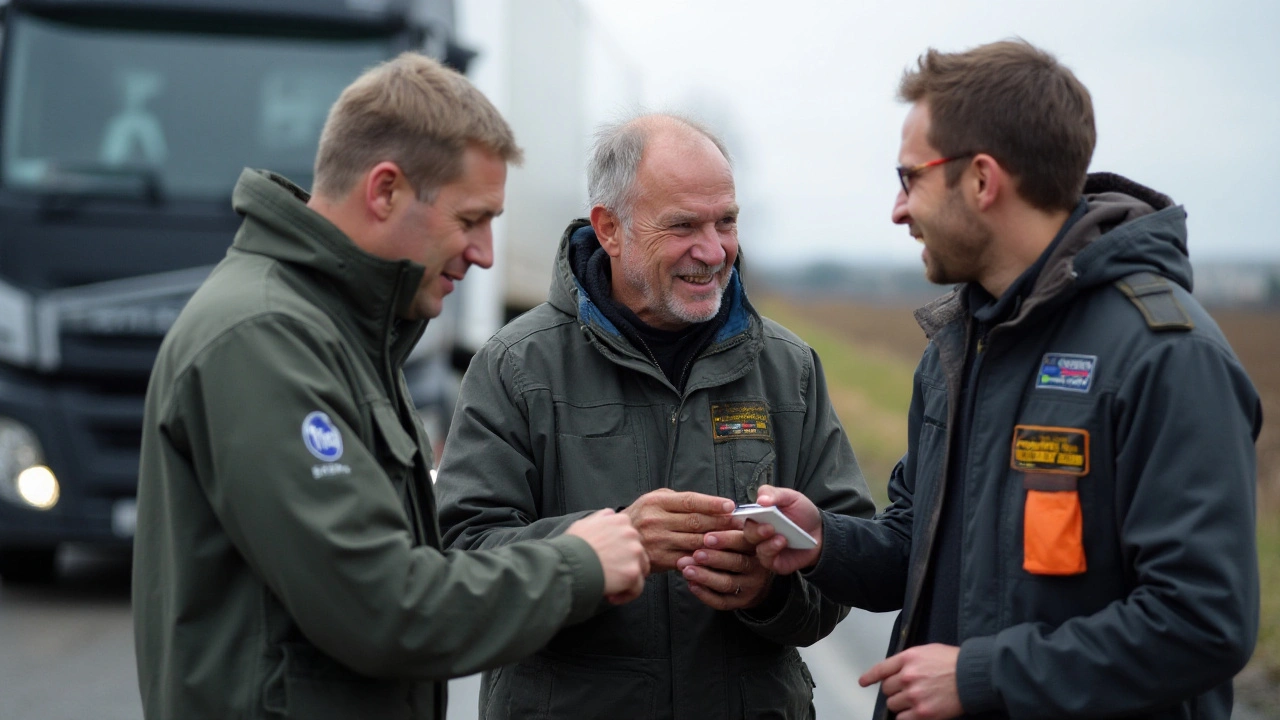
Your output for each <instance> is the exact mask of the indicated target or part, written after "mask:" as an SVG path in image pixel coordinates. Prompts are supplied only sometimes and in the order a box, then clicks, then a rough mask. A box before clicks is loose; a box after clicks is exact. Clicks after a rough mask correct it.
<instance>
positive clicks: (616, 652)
mask: <svg viewBox="0 0 1280 720" xmlns="http://www.w3.org/2000/svg"><path fill="white" fill-rule="evenodd" d="M570 243H584V244H587V248H588V249H590V248H593V247H598V245H597V240H596V238H595V235H594V234H593V233H592V232H591V230H590V227H589V226H587V225H585V224H584V223H583V222H582V221H579V222H577V223H575V224H573V225H571V226H570V228H569V230H568V231H566V233H565V236H564V239H563V240H562V242H561V246H560V252H559V259H558V262H557V269H556V274H555V281H554V284H553V286H552V290H551V297H550V302H549V303H546V304H543V305H540V306H539V307H537V308H535V309H534V310H532V311H530V312H529V313H526V314H525V315H524V316H522V317H520V318H518V319H516V320H515V321H513V322H512V323H511V324H510V325H508V326H507V327H506V328H504V329H503V330H502V331H500V332H499V333H498V334H497V335H496V336H495V337H494V338H493V339H492V340H490V341H489V343H487V344H486V345H485V346H484V347H483V348H482V349H481V350H480V352H479V353H478V354H477V355H476V357H475V358H474V359H473V360H472V363H471V367H470V368H469V369H468V371H467V374H466V377H465V378H464V380H463V384H462V391H461V395H460V397H459V401H458V407H457V410H456V412H455V415H454V419H453V425H452V428H451V429H450V433H449V439H448V442H447V443H446V445H445V449H444V453H443V457H442V461H441V466H440V480H439V484H438V485H437V488H436V489H437V491H438V492H439V496H440V518H441V525H442V527H443V528H444V532H445V539H446V541H447V542H448V543H449V545H450V547H454V548H496V547H505V546H509V545H508V544H509V543H512V542H516V541H519V540H525V539H529V538H542V537H552V536H556V535H559V534H560V533H562V532H563V531H564V530H565V528H566V527H568V526H569V524H570V523H572V522H573V521H575V520H577V519H579V518H581V517H583V516H584V515H586V514H587V513H590V512H591V511H593V510H597V509H599V508H617V507H621V506H625V505H629V504H631V502H632V501H634V500H635V499H636V498H637V497H639V496H640V495H642V494H644V493H646V492H649V491H651V490H656V489H658V488H671V489H673V490H677V491H694V492H700V493H705V494H710V495H720V496H723V497H727V498H732V499H733V500H735V501H736V502H738V503H740V504H741V503H747V502H752V501H753V500H754V498H755V491H756V488H757V487H758V486H759V485H760V484H761V483H766V482H767V483H771V484H774V485H781V486H784V487H793V488H796V489H799V490H801V491H802V492H804V493H805V494H806V495H808V496H809V497H810V498H812V499H813V500H814V501H815V502H816V503H817V504H818V505H819V506H821V507H823V508H825V509H827V510H830V511H832V512H836V513H845V514H851V515H858V516H864V517H866V516H870V514H871V513H872V511H873V506H872V503H871V501H870V500H869V498H868V494H867V489H866V483H865V481H864V480H863V477H862V473H861V472H860V471H859V469H858V464H857V461H856V460H855V459H854V455H853V451H852V450H851V449H850V447H849V440H848V438H847V437H846V435H845V433H844V430H843V429H842V428H841V426H840V422H839V420H838V419H837V418H836V415H835V412H834V411H833V410H832V408H831V403H830V401H829V399H828V397H827V388H826V381H825V379H824V377H823V374H822V368H821V365H820V364H819V363H818V359H817V356H816V355H815V354H814V352H813V351H812V350H811V349H810V348H809V347H808V346H807V345H805V344H804V342H802V341H801V340H800V339H798V338H797V337H796V336H795V335H793V334H792V333H790V332H788V331H787V330H786V329H784V328H782V327H781V326H779V325H777V324H776V323H773V322H771V321H769V320H765V319H762V318H761V317H760V316H759V315H757V314H756V313H755V311H754V310H752V309H751V306H750V304H749V303H748V302H747V299H746V295H745V294H744V293H743V291H742V285H741V283H740V282H739V281H738V279H737V272H736V271H735V272H734V274H733V279H732V281H731V283H730V286H729V288H728V289H727V290H726V292H725V302H729V303H731V304H732V305H731V309H730V312H729V317H728V319H727V321H726V322H725V325H724V326H723V328H722V329H721V330H720V332H719V334H718V335H717V336H716V338H715V339H714V340H713V341H712V343H711V345H710V346H709V347H708V348H707V349H705V350H704V351H703V352H702V353H701V354H700V355H699V356H698V357H697V358H696V359H695V360H694V361H693V363H692V365H691V366H690V368H689V370H688V380H687V382H686V385H685V391H684V392H683V393H680V392H677V390H676V389H675V388H674V387H673V386H672V384H671V383H670V382H668V380H667V378H666V377H665V376H664V375H663V373H662V371H661V370H659V369H658V367H657V366H656V365H655V364H654V363H653V362H652V361H650V360H649V359H648V357H647V356H646V355H645V354H644V353H642V352H641V351H639V350H637V349H636V348H635V347H633V346H632V345H631V344H630V343H629V342H628V341H627V340H626V339H625V338H624V337H623V336H622V335H621V334H620V333H619V332H618V331H617V329H616V328H614V326H613V325H612V324H611V323H610V322H609V321H608V320H607V319H606V318H605V317H604V316H603V315H602V314H601V313H600V311H599V308H598V307H596V306H595V305H594V304H593V303H592V302H591V300H590V299H589V297H588V296H587V294H586V293H585V292H584V291H583V290H582V287H581V286H580V284H579V283H578V281H577V279H576V278H575V277H574V275H573V272H572V270H571V267H570V262H569V259H568V256H569V245H570ZM869 581H871V580H870V579H869ZM774 582H775V584H776V585H777V587H776V588H775V590H776V594H775V595H774V597H771V598H770V602H769V603H768V606H769V612H768V613H767V616H764V617H762V616H760V614H759V613H760V611H762V610H764V609H765V608H764V606H762V607H761V608H760V609H758V610H757V611H754V612H752V611H748V612H721V611H717V610H713V609H711V608H709V607H707V606H706V605H704V604H703V603H702V602H701V601H700V600H698V598H697V597H695V596H694V595H693V594H692V593H690V592H689V588H688V585H687V583H686V582H685V581H684V579H683V578H681V577H680V576H679V575H678V574H676V573H661V574H657V575H653V576H651V577H650V578H649V579H648V582H647V583H646V585H645V592H644V594H643V595H642V596H641V598H640V599H638V600H636V601H635V602H632V603H630V604H628V605H624V606H620V607H608V606H603V607H602V608H601V611H600V612H599V614H597V615H595V616H594V617H592V618H591V619H590V620H588V621H586V622H583V623H581V624H578V625H575V626H572V627H569V628H566V629H564V630H562V631H561V632H560V633H559V634H558V635H556V637H555V638H554V639H553V640H552V641H551V644H550V645H549V646H548V648H547V649H546V650H544V651H542V652H540V653H538V654H537V655H536V656H534V657H532V658H530V659H528V660H525V661H522V662H519V663H516V664H512V665H508V666H507V667H504V668H502V669H500V670H498V671H496V672H490V673H486V675H485V678H484V682H483V686H482V690H481V692H482V697H481V708H482V712H481V714H482V716H483V717H486V718H525V717H539V718H668V717H670V718H699V719H708V718H729V717H734V718H742V717H753V718H754V717H788V718H804V717H809V716H810V714H811V712H812V711H811V697H812V684H811V682H812V681H811V679H810V677H809V674H808V671H807V669H806V668H805V667H804V665H803V663H802V662H801V660H800V657H799V655H798V654H797V652H796V650H795V646H797V645H809V644H811V643H814V642H816V641H817V640H819V639H821V638H822V637H824V636H826V635H827V634H828V633H829V632H831V630H832V629H833V628H834V627H835V625H836V623H837V622H838V621H839V620H840V619H842V618H843V617H844V616H845V614H846V613H847V609H846V608H845V607H843V606H841V605H838V604H836V603H834V602H831V601H829V600H826V599H824V598H823V597H822V596H821V595H820V594H819V593H818V592H817V590H816V589H815V588H814V587H813V586H812V585H809V584H808V583H807V582H806V581H805V580H803V579H801V578H798V577H796V576H790V577H785V578H777V579H775V581H774Z"/></svg>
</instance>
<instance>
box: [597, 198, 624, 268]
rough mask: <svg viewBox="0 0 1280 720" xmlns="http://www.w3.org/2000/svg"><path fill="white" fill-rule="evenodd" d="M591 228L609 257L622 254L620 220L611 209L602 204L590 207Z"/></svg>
mask: <svg viewBox="0 0 1280 720" xmlns="http://www.w3.org/2000/svg"><path fill="white" fill-rule="evenodd" d="M591 228H592V229H593V230H595V231H596V239H597V240H599V241H600V247H602V248H604V251H605V252H606V253H608V254H609V257H619V256H621V255H622V221H621V220H620V219H619V218H618V216H617V215H616V214H614V212H613V211H612V210H609V209H608V208H606V207H605V206H603V205H596V206H595V207H593V208H591Z"/></svg>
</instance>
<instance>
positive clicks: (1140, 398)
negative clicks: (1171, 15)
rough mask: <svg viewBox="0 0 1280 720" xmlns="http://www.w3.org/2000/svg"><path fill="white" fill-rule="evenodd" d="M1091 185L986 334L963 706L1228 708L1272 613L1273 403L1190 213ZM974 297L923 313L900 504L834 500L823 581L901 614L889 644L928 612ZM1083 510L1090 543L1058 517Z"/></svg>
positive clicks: (964, 628)
mask: <svg viewBox="0 0 1280 720" xmlns="http://www.w3.org/2000/svg"><path fill="white" fill-rule="evenodd" d="M1085 193H1086V200H1087V201H1088V206H1089V207H1088V211H1087V214H1086V215H1085V216H1084V217H1083V218H1082V219H1081V220H1080V221H1079V222H1077V224H1076V225H1075V226H1074V227H1072V228H1071V229H1070V230H1069V231H1068V234H1067V235H1066V237H1064V238H1063V240H1062V242H1061V243H1060V244H1059V246H1058V247H1057V248H1056V249H1055V251H1054V253H1053V255H1051V256H1050V258H1049V259H1048V262H1047V264H1046V265H1045V267H1044V270H1043V271H1042V273H1041V275H1040V277H1039V279H1038V280H1037V282H1036V285H1035V288H1034V289H1033V290H1032V292H1031V294H1030V295H1029V296H1028V297H1027V299H1026V301H1025V302H1024V303H1023V304H1022V306H1021V307H1020V308H1019V309H1018V310H1017V311H1016V312H1015V313H1014V315H1013V317H1012V318H1011V319H1009V320H1008V321H1006V322H1005V323H1003V324H1000V325H997V326H996V327H995V328H993V329H992V330H991V331H990V334H989V335H988V337H987V342H986V346H985V349H984V350H983V351H982V352H984V353H985V356H984V358H983V361H982V366H981V370H980V375H979V376H978V377H977V380H976V383H975V385H974V387H973V389H972V390H971V392H973V393H975V398H974V400H975V406H974V407H975V411H974V417H973V425H972V430H971V437H970V442H969V446H968V448H967V449H966V450H967V453H966V455H967V457H968V458H969V461H968V466H967V467H966V468H963V470H962V472H963V473H964V482H963V488H964V498H963V502H964V518H963V526H962V533H963V546H962V547H963V550H962V554H961V571H960V595H959V619H958V623H959V625H958V627H959V635H960V639H961V650H960V658H959V666H958V668H957V680H958V685H959V690H960V699H961V702H962V704H963V706H964V708H965V712H966V713H967V714H970V715H973V714H978V713H986V712H994V713H997V714H1001V715H1008V716H1012V717H1025V718H1050V717H1106V716H1118V715H1126V716H1145V717H1159V718H1222V719H1223V720H1225V719H1226V718H1227V717H1228V716H1229V715H1230V711H1231V699H1232V696H1231V678H1232V676H1233V675H1234V674H1235V673H1236V672H1237V671H1238V670H1239V669H1240V668H1241V667H1242V666H1243V665H1244V663H1245V662H1246V661H1247V660H1248V659H1249V656H1250V654H1251V652H1252V649H1253V645H1254V642H1255V639H1256V634H1257V629H1258V566H1257V554H1256V548H1255V539H1254V488H1255V483H1256V469H1255V454H1254V447H1253V442H1254V439H1255V438H1256V437H1257V433H1258V430H1259V429H1260V427H1261V423H1262V410H1261V406H1260V405H1259V401H1258V396H1257V393H1256V392H1255V391H1254V388H1253V386H1252V384H1251V383H1250V382H1249V378H1248V377H1247V376H1246V375H1245V372H1244V369H1243V368H1242V367H1241V366H1240V363H1239V361H1238V360H1237V359H1236V357H1235V355H1234V354H1233V353H1232V351H1231V348H1230V347H1229V346H1228V345H1227V342H1226V340H1225V339H1224V338H1223V336H1222V333H1221V332H1220V331H1219V330H1218V328H1217V326H1216V325H1215V324H1214V322H1213V320H1212V319H1211V318H1210V317H1209V315H1208V314H1206V313H1205V311H1204V310H1203V308H1201V307H1200V305H1199V303H1197V302H1196V301H1195V300H1194V299H1193V298H1192V297H1191V295H1190V293H1189V290H1190V287H1191V268H1190V265H1189V263H1188V261H1187V255H1186V227H1185V222H1184V220H1185V217H1186V213H1185V212H1184V211H1183V209H1182V208H1181V207H1179V206H1174V205H1173V204H1172V202H1171V201H1170V200H1169V199H1168V198H1167V197H1165V196H1163V195H1160V194H1158V193H1155V192H1154V191H1151V190H1149V189H1147V188H1144V187H1142V186H1140V185H1137V184H1136V183H1132V182H1130V181H1127V180H1125V179H1123V178H1120V177H1118V176H1114V175H1096V176H1090V179H1089V183H1088V184H1087V185H1086V187H1085ZM1134 273H1146V275H1139V276H1134ZM1124 278H1129V283H1128V285H1129V286H1130V289H1131V291H1132V292H1134V293H1135V294H1137V295H1138V296H1139V300H1140V302H1134V301H1133V300H1131V299H1130V297H1128V296H1127V293H1126V292H1125V291H1122V289H1121V288H1119V287H1117V285H1115V284H1114V283H1115V282H1116V281H1117V280H1121V279H1124ZM1165 279H1167V280H1165ZM964 297H965V293H964V292H963V291H962V290H958V291H957V292H955V293H952V294H950V295H948V296H946V297H944V298H942V299H940V300H939V301H937V302H935V303H933V304H931V305H930V306H928V307H926V308H923V309H922V310H920V311H918V312H917V313H916V317H917V319H918V320H919V321H920V325H921V327H923V328H924V330H925V333H926V334H927V335H928V337H929V339H930V344H929V346H928V348H927V349H926V350H925V353H924V357H923V358H922V359H921V361H920V365H919V367H918V369H917V371H916V374H915V387H914V393H913V396H912V402H911V411H910V416H909V437H908V452H907V454H906V456H904V458H903V460H902V462H901V463H900V464H899V465H898V467H897V468H896V469H895V471H894V474H893V476H892V478H891V481H890V486H889V493H890V499H891V501H892V504H891V506H890V507H889V508H887V509H886V510H885V511H884V512H883V513H881V514H880V515H878V516H877V517H876V518H875V519H874V520H872V521H862V520H854V519H850V518H842V517H838V516H835V515H828V516H826V518H825V521H824V532H825V533H826V534H825V536H824V537H825V548H824V551H823V555H822V558H821V559H820V561H819V564H818V565H817V567H815V568H814V569H813V571H812V572H811V573H810V574H809V580H810V581H811V582H813V583H814V584H816V585H818V586H819V587H821V588H822V590H823V592H824V594H827V595H829V596H830V597H832V598H835V599H838V600H840V601H841V602H845V603H849V604H851V605H857V606H861V607H866V608H869V609H873V610H891V609H896V608H902V609H903V612H902V614H901V616H900V617H899V620H898V626H897V628H896V629H895V634H894V637H893V639H892V641H891V646H890V649H889V651H890V653H891V654H892V653H896V652H898V651H899V650H901V649H903V647H904V644H905V642H906V641H907V639H908V638H910V637H912V635H911V633H912V629H913V627H914V625H915V623H917V622H918V621H919V612H918V609H919V607H920V605H919V603H920V599H921V597H920V595H921V588H922V585H923V583H924V579H925V574H926V572H927V569H928V568H929V563H930V553H931V552H935V551H936V548H934V547H933V545H934V536H935V532H936V529H937V523H938V518H939V514H940V511H941V507H942V503H943V502H944V498H943V497H942V492H943V487H944V478H945V477H946V473H947V468H946V463H947V458H948V457H950V456H951V455H952V452H951V450H952V449H951V448H950V440H951V435H950V434H949V433H948V430H947V429H948V427H951V426H953V425H954V424H955V422H956V416H955V413H956V412H957V409H958V408H959V407H960V405H961V402H960V398H959V397H958V388H959V380H960V373H961V372H962V368H963V367H964V353H965V348H966V347H967V345H968V344H967V339H966V333H967V332H969V331H970V330H971V316H970V314H969V312H968V310H967V309H966V308H965V307H963V306H962V302H963V298H964ZM1148 314H1150V317H1147V315H1148ZM1086 436H1087V439H1086ZM946 501H947V502H950V501H951V500H950V499H947V500H946ZM1072 507H1074V508H1077V509H1078V511H1079V516H1078V517H1080V518H1081V519H1080V520H1079V523H1080V524H1079V525H1078V526H1077V527H1076V532H1078V533H1079V535H1078V536H1073V533H1072V532H1071V528H1070V527H1069V524H1070V523H1069V522H1067V523H1066V524H1064V525H1058V524H1056V521H1055V520H1054V518H1055V517H1059V519H1061V518H1062V517H1066V516H1055V514H1054V513H1052V512H1046V508H1049V509H1052V508H1059V509H1062V508H1072ZM1077 561H1078V562H1080V563H1081V565H1078V566H1077V565H1075V564H1074V563H1075V562H1077ZM1050 573H1052V574H1050Z"/></svg>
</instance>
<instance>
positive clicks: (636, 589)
mask: <svg viewBox="0 0 1280 720" xmlns="http://www.w3.org/2000/svg"><path fill="white" fill-rule="evenodd" d="M565 534H566V535H576V536H577V537H580V538H582V539H583V540H586V541H587V544H588V545H590V546H591V549H592V550H594V551H595V552H596V556H597V557H599V558H600V566H601V567H602V568H603V569H604V596H605V599H607V600H608V601H609V602H611V603H613V604H614V605H621V604H623V603H626V602H631V601H632V600H635V599H636V598H637V597H640V593H641V592H643V591H644V579H645V577H646V576H648V574H649V555H648V553H646V552H645V550H644V545H642V544H641V543H640V533H639V532H637V531H636V529H635V528H634V527H632V525H631V518H629V517H627V516H626V515H621V514H618V513H615V512H614V511H613V510H599V511H597V512H594V513H592V514H590V515H588V516H586V517H584V518H582V519H581V520H578V521H577V522H575V523H573V524H572V525H570V526H569V529H568V530H566V531H565Z"/></svg>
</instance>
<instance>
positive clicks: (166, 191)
mask: <svg viewBox="0 0 1280 720" xmlns="http://www.w3.org/2000/svg"><path fill="white" fill-rule="evenodd" d="M6 30H7V32H6V35H7V37H6V39H5V43H6V44H8V45H9V47H8V48H7V52H8V62H7V63H6V67H5V70H4V73H5V77H4V94H5V98H4V113H3V118H4V127H3V137H2V139H0V142H2V145H3V146H2V149H0V179H2V180H3V183H4V185H5V186H7V187H10V188H13V189H20V190H27V191H32V192H37V193H55V194H71V195H75V194H77V193H90V192H102V191H104V190H105V191H109V192H132V191H133V190H131V188H133V189H136V190H137V191H138V192H140V193H142V194H144V195H145V196H146V197H152V198H155V197H161V196H162V197H181V198H192V199H225V198H227V197H228V196H229V194H230V192H231V188H232V186H233V185H234V184H235V181H236V178H237V176H238V175H239V173H240V169H241V168H242V167H245V166H249V167H258V168H268V169H271V170H274V171H276V172H279V173H281V174H283V175H285V176H287V177H289V178H290V179H292V180H294V181H295V182H297V183H298V184H300V185H302V186H303V187H310V184H311V174H312V169H311V165H312V161H313V159H314V157H315V152H316V145H317V142H318V140H319V135H320V128H321V126H322V125H323V124H324V119H325V115H326V113H327V112H328V110H329V106H330V105H331V104H332V103H333V101H334V100H336V99H337V97H338V94H339V93H340V92H341V91H342V88H343V87H345V86H346V85H347V84H348V83H350V82H351V81H352V80H353V79H355V77H356V76H357V75H359V74H360V72H362V71H363V70H364V69H366V68H368V67H369V66H371V65H373V64H375V63H377V62H379V61H382V60H384V59H386V58H387V57H388V55H389V53H390V52H391V40H390V39H389V38H387V37H374V38H370V37H359V38H320V39H311V38H301V39H300V38H297V37H277V36H270V35H232V34H225V33H218V34H213V33H210V34H204V33H193V32H164V31H159V30H155V29H146V30H134V29H121V28H114V27H112V28H101V27H88V26H83V25H78V24H74V23H66V22H59V21H53V20H49V19H45V18H40V17H34V16H30V15H17V16H16V17H11V18H10V22H9V23H8V27H7V28H6Z"/></svg>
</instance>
